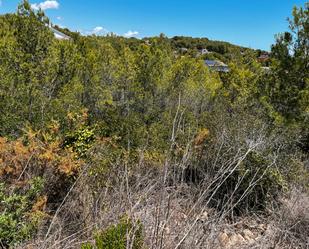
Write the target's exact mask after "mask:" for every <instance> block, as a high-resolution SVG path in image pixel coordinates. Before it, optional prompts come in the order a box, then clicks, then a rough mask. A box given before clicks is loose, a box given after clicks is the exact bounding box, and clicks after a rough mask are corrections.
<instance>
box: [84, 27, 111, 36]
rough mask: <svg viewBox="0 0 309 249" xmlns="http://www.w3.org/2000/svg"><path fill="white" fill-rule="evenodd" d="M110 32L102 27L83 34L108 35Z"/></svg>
mask: <svg viewBox="0 0 309 249" xmlns="http://www.w3.org/2000/svg"><path fill="white" fill-rule="evenodd" d="M108 32H109V31H108V30H107V29H106V28H104V27H101V26H97V27H94V28H93V29H92V30H88V31H85V32H83V31H82V32H81V33H82V34H84V35H106V34H107V33H108Z"/></svg>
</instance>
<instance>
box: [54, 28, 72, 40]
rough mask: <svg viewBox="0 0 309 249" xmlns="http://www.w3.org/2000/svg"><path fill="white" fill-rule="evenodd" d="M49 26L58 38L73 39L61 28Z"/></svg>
mask: <svg viewBox="0 0 309 249" xmlns="http://www.w3.org/2000/svg"><path fill="white" fill-rule="evenodd" d="M49 28H50V30H51V31H52V32H53V33H54V36H55V38H56V39H58V40H71V37H70V36H68V35H66V34H64V33H62V32H60V31H59V30H57V29H55V28H53V27H49Z"/></svg>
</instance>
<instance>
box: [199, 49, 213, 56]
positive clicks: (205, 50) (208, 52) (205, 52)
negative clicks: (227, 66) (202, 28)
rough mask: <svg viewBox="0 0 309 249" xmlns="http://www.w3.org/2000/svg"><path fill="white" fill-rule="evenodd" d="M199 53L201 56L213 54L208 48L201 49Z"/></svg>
mask: <svg viewBox="0 0 309 249" xmlns="http://www.w3.org/2000/svg"><path fill="white" fill-rule="evenodd" d="M199 52H200V53H201V55H204V54H210V53H211V52H210V51H208V50H207V49H206V48H203V49H200V50H199Z"/></svg>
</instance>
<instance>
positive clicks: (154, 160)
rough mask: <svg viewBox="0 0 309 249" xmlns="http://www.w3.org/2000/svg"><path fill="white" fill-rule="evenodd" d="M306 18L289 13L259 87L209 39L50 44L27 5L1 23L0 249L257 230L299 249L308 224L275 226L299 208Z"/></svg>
mask: <svg viewBox="0 0 309 249" xmlns="http://www.w3.org/2000/svg"><path fill="white" fill-rule="evenodd" d="M308 18H309V15H308V4H307V5H306V6H305V7H303V8H295V9H294V10H293V19H292V20H290V32H286V33H284V34H281V35H279V36H278V37H277V41H276V43H275V44H274V45H273V46H272V50H271V62H270V70H267V71H265V69H263V68H262V65H261V64H260V63H259V62H257V59H256V58H257V56H258V55H259V54H260V53H261V51H254V50H251V49H246V48H240V47H237V46H234V45H231V44H228V43H223V42H212V41H209V40H207V39H192V38H185V37H174V38H171V39H169V38H167V37H165V36H164V35H160V36H159V37H153V38H145V39H144V40H136V39H125V38H123V37H117V36H114V35H110V36H107V37H97V36H81V35H79V34H77V33H72V32H70V31H68V30H64V31H63V32H65V33H66V34H68V35H70V36H71V38H72V39H71V40H57V39H55V38H54V36H53V33H52V32H51V30H50V29H49V28H48V25H49V20H48V18H47V17H46V16H45V14H44V13H43V12H42V11H34V10H32V9H31V7H30V5H29V3H28V1H23V2H22V3H21V4H20V5H19V7H18V11H17V13H16V14H8V15H4V16H1V17H0V27H1V29H0V123H1V126H0V136H1V137H0V179H1V184H0V211H1V214H0V245H1V247H4V248H10V247H12V248H13V247H17V246H21V248H25V247H26V246H27V245H29V246H32V248H33V247H36V248H52V247H53V248H66V247H73V248H80V247H83V248H144V247H145V248H207V246H209V247H210V248H214V246H215V244H216V241H217V238H221V237H222V236H221V237H220V234H219V235H218V234H217V231H218V230H220V229H221V228H222V227H223V225H224V224H225V225H227V224H234V223H237V221H238V220H239V219H242V220H244V219H245V218H243V217H253V216H252V214H255V215H258V217H259V219H266V220H267V221H278V223H276V224H277V226H276V227H277V228H278V229H277V230H276V229H275V228H276V227H275V228H273V229H272V233H271V234H268V235H267V236H269V237H267V238H269V241H268V242H267V241H266V242H265V241H264V240H261V241H262V242H261V241H256V243H257V244H258V243H265V244H263V245H264V246H265V247H264V248H267V246H268V245H270V244H271V243H272V242H270V241H275V243H277V244H279V245H280V246H282V247H284V246H287V247H289V246H290V245H291V244H293V245H294V246H295V248H296V247H299V248H305V246H306V243H308V241H306V239H307V238H306V236H305V235H306V234H307V232H308V227H309V226H308V224H309V218H308V213H306V212H304V213H302V212H301V211H299V215H300V217H298V216H297V217H295V216H287V217H285V218H286V219H285V220H284V221H285V223H284V222H282V220H280V219H279V218H278V215H279V214H282V212H283V211H282V210H286V209H284V208H288V207H290V206H289V205H285V203H286V202H287V200H290V199H289V195H290V193H292V192H293V191H292V190H293V189H295V188H297V189H298V191H300V192H301V194H300V196H307V195H308V187H309V186H308V180H309V178H308V146H309V142H308V106H309V103H308V101H309V95H308V94H309V88H308V87H309V85H308V84H309V56H308V49H309V46H308V40H309V39H308V35H309V30H308V27H309V24H308V22H309V19H308ZM183 47H185V48H187V49H189V51H186V52H185V53H183V50H181V49H182V48H183ZM202 48H206V49H208V50H210V51H212V52H213V53H212V55H211V56H212V58H214V59H220V60H222V61H224V62H226V63H228V64H229V68H230V71H229V72H227V73H223V72H216V71H213V70H210V69H209V68H208V67H206V66H205V64H204V61H203V59H205V58H206V57H207V56H209V55H206V57H205V56H204V57H203V56H201V57H197V56H196V52H197V50H198V49H202ZM207 58H208V57H207ZM306 164H307V165H306ZM293 193H294V192H293ZM306 198H307V197H303V198H302V200H306ZM283 199H284V200H285V201H284V200H283ZM299 205H302V206H301V207H300V210H303V209H302V208H304V207H306V205H308V203H306V202H305V201H304V202H302V204H299ZM283 207H284V208H283ZM205 213H206V214H207V215H206V214H205ZM287 213H288V211H287ZM210 214H211V216H212V218H211V219H209V220H207V219H206V220H205V219H204V218H205V216H207V217H208V216H209V215H210ZM203 215H204V216H203ZM202 216H203V217H204V218H201V217H202ZM176 221H177V222H179V223H177V222H176ZM173 222H176V223H177V224H181V226H179V225H177V224H176V223H173ZM222 229H223V228H222ZM283 232H284V233H283ZM94 238H95V239H94ZM267 243H269V244H267ZM219 246H220V245H219ZM221 246H222V243H221Z"/></svg>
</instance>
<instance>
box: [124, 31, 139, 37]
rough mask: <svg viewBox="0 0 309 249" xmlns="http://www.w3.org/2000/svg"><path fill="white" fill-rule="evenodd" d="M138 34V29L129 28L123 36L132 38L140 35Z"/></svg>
mask: <svg viewBox="0 0 309 249" xmlns="http://www.w3.org/2000/svg"><path fill="white" fill-rule="evenodd" d="M138 34H139V33H138V31H132V30H129V31H128V32H126V33H124V34H123V36H124V37H127V38H130V37H136V36H138Z"/></svg>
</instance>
